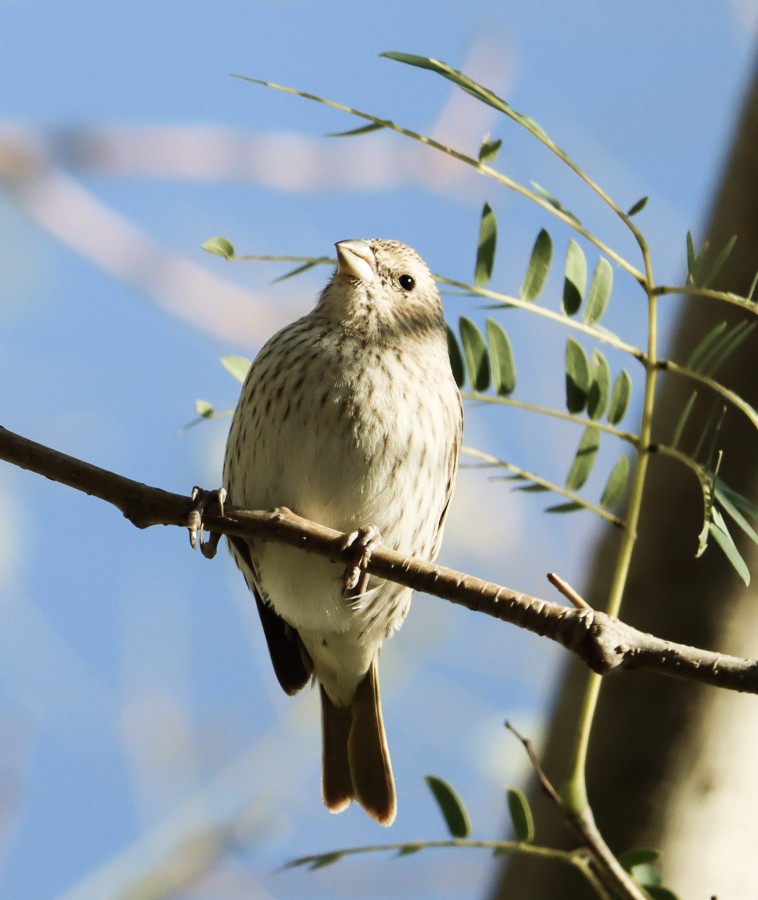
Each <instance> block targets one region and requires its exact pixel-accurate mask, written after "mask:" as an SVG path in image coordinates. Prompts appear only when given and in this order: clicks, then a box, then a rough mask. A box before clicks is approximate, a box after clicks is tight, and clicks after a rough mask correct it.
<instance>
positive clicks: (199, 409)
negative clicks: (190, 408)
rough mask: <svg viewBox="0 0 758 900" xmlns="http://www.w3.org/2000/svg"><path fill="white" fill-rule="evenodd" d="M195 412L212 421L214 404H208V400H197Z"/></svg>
mask: <svg viewBox="0 0 758 900" xmlns="http://www.w3.org/2000/svg"><path fill="white" fill-rule="evenodd" d="M195 412H196V413H197V414H198V415H199V416H201V417H202V418H203V419H212V418H213V413H214V409H213V404H212V403H208V401H207V400H195Z"/></svg>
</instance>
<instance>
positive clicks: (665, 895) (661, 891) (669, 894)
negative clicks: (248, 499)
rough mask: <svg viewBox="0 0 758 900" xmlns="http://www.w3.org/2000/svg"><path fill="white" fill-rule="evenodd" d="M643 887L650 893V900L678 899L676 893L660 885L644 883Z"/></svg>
mask: <svg viewBox="0 0 758 900" xmlns="http://www.w3.org/2000/svg"><path fill="white" fill-rule="evenodd" d="M643 887H644V888H645V890H646V891H647V893H648V894H650V900H679V895H678V894H675V893H674V892H673V891H670V890H669V889H668V888H665V887H661V886H660V885H657V884H645V885H643Z"/></svg>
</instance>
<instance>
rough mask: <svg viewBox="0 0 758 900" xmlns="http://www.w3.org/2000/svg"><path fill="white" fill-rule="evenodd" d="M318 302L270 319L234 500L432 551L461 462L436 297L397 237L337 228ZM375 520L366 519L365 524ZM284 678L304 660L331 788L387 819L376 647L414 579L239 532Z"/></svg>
mask: <svg viewBox="0 0 758 900" xmlns="http://www.w3.org/2000/svg"><path fill="white" fill-rule="evenodd" d="M337 257H338V266H337V270H336V272H335V273H334V276H333V277H332V279H331V280H330V281H329V283H328V284H327V286H326V288H325V289H324V291H323V292H322V294H321V297H320V299H319V301H318V304H317V305H316V307H315V309H313V311H312V312H310V313H309V314H308V315H306V316H304V317H303V318H302V319H299V320H298V321H296V322H293V323H292V324H291V325H288V326H287V327H286V328H283V329H282V330H281V331H280V332H279V333H278V334H276V335H274V337H273V338H271V340H270V341H268V343H267V344H266V345H265V346H264V347H263V349H262V350H261V352H260V353H259V355H258V357H257V359H256V360H255V362H254V364H253V365H252V367H251V369H250V372H249V374H248V376H247V379H246V381H245V384H244V386H243V388H242V393H241V396H240V400H239V403H238V405H237V409H236V411H235V413H234V418H233V420H232V425H231V430H230V432H229V438H228V442H227V447H226V459H225V462H224V486H225V488H226V489H227V492H228V498H229V501H230V502H231V503H233V504H234V505H236V506H240V507H246V508H249V509H270V508H273V507H278V506H285V507H288V508H289V509H291V510H292V511H293V512H295V513H297V514H298V515H301V516H304V517H305V518H308V519H313V520H315V521H317V522H320V523H321V524H324V525H328V526H330V527H332V528H336V529H339V530H340V531H344V532H347V533H350V534H353V533H355V532H357V535H356V534H353V539H354V540H355V539H356V538H357V543H358V544H359V545H360V544H362V546H363V548H364V549H365V548H367V549H368V550H369V551H370V548H371V545H372V542H375V541H376V539H377V535H378V534H381V540H382V542H383V543H384V544H385V545H386V546H387V547H390V548H392V549H395V550H401V551H403V552H404V553H408V554H411V555H413V556H418V557H421V558H422V559H427V560H433V559H434V558H435V557H436V555H437V552H438V550H439V547H440V542H441V539H442V529H443V525H444V522H445V517H446V515H447V510H448V506H449V503H450V497H451V494H452V491H453V483H454V481H455V476H456V471H457V467H458V453H459V449H460V444H461V429H462V421H463V417H462V410H461V400H460V394H459V392H458V388H457V387H456V384H455V380H454V378H453V374H452V371H451V368H450V361H449V358H448V351H447V338H446V334H445V325H444V322H443V318H442V304H441V302H440V297H439V293H438V291H437V287H436V284H435V282H434V279H433V278H432V276H431V274H430V272H429V270H428V268H427V267H426V265H425V263H424V261H423V260H422V259H421V257H420V256H419V255H418V254H417V253H416V252H415V251H414V250H411V248H410V247H406V246H405V245H404V244H400V243H398V242H397V241H387V240H365V241H358V240H351V241H340V242H339V243H338V244H337ZM369 526H370V527H369ZM230 543H231V550H232V554H233V555H234V558H235V559H236V561H237V565H238V566H239V568H240V569H241V570H242V573H243V574H244V576H245V579H246V581H247V584H248V586H249V588H250V590H251V591H252V592H253V594H254V595H255V599H256V601H257V604H258V612H259V613H260V617H261V622H262V624H263V630H264V632H265V635H266V640H267V643H268V648H269V652H270V654H271V660H272V662H273V665H274V671H275V672H276V675H277V678H278V679H279V682H280V684H281V686H282V687H283V688H284V690H285V691H286V692H287V693H288V694H294V693H296V692H297V691H299V690H300V689H301V688H302V687H303V686H304V685H305V684H306V682H307V681H308V679H309V678H310V677H311V676H313V677H315V679H316V680H317V681H318V682H319V685H320V690H321V704H322V730H323V775H322V790H323V796H324V803H325V804H326V806H327V808H328V809H330V810H331V811H332V812H339V811H340V810H342V809H344V808H345V807H346V806H347V805H348V804H349V803H350V801H351V800H353V799H356V800H357V801H358V802H359V803H360V804H361V805H362V806H363V807H364V808H365V810H366V811H367V812H368V814H369V815H370V816H372V817H373V818H374V819H376V821H377V822H379V823H381V824H382V825H390V824H391V823H392V821H393V820H394V818H395V812H396V808H397V807H396V800H395V785H394V781H393V777H392V767H391V764H390V757H389V752H388V749H387V741H386V738H385V734H384V725H383V723H382V712H381V706H380V700H379V676H378V672H377V658H378V656H379V649H380V647H381V645H382V642H383V641H384V640H386V639H387V638H388V637H390V635H391V634H392V632H393V631H395V630H396V629H397V628H399V627H400V625H401V624H402V623H403V620H404V619H405V617H406V615H407V613H408V608H409V606H410V599H411V590H410V589H409V588H405V587H402V586H401V585H397V584H394V583H392V582H388V581H383V580H381V579H378V578H375V577H373V576H371V577H369V578H366V577H363V578H361V579H360V581H359V583H358V584H357V585H355V584H349V585H348V588H347V589H346V588H345V585H344V584H343V569H342V567H341V566H339V565H337V564H335V563H333V562H331V561H329V560H327V559H325V558H322V557H319V556H315V555H310V554H305V553H303V552H302V551H301V550H297V549H295V548H292V547H286V546H283V545H281V544H277V543H272V542H266V541H262V540H258V539H255V540H247V541H246V540H242V539H239V538H232V539H231V541H230Z"/></svg>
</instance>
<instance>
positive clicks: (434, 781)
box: [424, 775, 471, 838]
mask: <svg viewBox="0 0 758 900" xmlns="http://www.w3.org/2000/svg"><path fill="white" fill-rule="evenodd" d="M424 780H425V781H426V783H427V785H428V786H429V790H430V791H431V792H432V794H433V795H434V799H435V800H436V801H437V806H439V808H440V812H441V813H442V816H443V818H444V819H445V824H446V825H447V830H448V831H449V832H450V835H451V837H454V838H465V837H468V836H469V835H470V834H471V823H470V821H469V817H468V813H467V812H466V807H465V806H464V805H463V802H462V801H461V798H460V797H459V796H458V794H456V792H455V791H454V790H453V789H452V788H451V787H450V785H449V784H448V783H447V782H446V781H443V780H442V779H441V778H437V777H436V775H425V776H424Z"/></svg>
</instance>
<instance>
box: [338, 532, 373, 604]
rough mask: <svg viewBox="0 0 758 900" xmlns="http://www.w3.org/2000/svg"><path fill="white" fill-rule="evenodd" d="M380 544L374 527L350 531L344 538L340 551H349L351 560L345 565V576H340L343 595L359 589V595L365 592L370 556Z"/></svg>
mask: <svg viewBox="0 0 758 900" xmlns="http://www.w3.org/2000/svg"><path fill="white" fill-rule="evenodd" d="M381 542H382V535H381V533H380V531H379V529H378V528H377V527H376V525H367V526H366V527H365V528H359V529H358V530H357V531H352V532H351V533H350V534H349V535H348V536H347V537H346V538H345V540H344V542H343V544H342V549H343V550H350V551H351V553H352V559H351V560H350V562H349V563H348V564H347V567H346V568H345V574H344V575H343V576H342V592H343V594H347V593H352V592H353V591H354V590H355V588H359V590H358V593H359V594H362V593H363V592H364V591H365V590H366V583H367V582H368V572H367V571H366V568H367V566H368V564H369V562H370V561H371V554H372V553H373V552H374V548H375V547H378V546H379V544H381ZM359 586H360V587H359Z"/></svg>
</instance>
